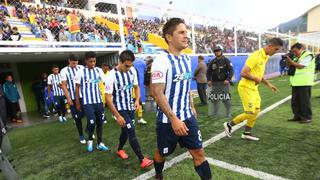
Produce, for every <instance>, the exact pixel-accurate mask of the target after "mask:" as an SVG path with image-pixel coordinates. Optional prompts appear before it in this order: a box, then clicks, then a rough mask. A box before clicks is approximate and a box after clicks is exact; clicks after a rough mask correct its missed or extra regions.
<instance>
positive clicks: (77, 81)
mask: <svg viewBox="0 0 320 180" xmlns="http://www.w3.org/2000/svg"><path fill="white" fill-rule="evenodd" d="M81 78H82V75H81V73H80V71H78V72H77V74H76V77H75V83H76V89H75V91H76V92H75V96H76V108H77V110H78V111H81V105H80V93H79V91H80V83H81Z"/></svg>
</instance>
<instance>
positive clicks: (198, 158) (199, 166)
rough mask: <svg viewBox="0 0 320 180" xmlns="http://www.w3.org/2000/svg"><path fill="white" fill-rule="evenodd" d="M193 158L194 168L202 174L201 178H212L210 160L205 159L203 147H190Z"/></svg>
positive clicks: (203, 179)
mask: <svg viewBox="0 0 320 180" xmlns="http://www.w3.org/2000/svg"><path fill="white" fill-rule="evenodd" d="M189 152H190V154H191V156H192V159H193V164H194V169H195V170H196V172H197V173H198V175H199V176H200V178H201V180H208V179H211V176H212V175H211V169H210V165H209V163H208V161H207V160H206V159H205V155H204V150H203V149H189Z"/></svg>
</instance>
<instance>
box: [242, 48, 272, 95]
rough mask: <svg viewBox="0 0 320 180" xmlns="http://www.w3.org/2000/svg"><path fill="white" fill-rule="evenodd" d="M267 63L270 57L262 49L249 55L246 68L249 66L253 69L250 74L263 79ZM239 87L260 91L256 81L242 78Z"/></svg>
mask: <svg viewBox="0 0 320 180" xmlns="http://www.w3.org/2000/svg"><path fill="white" fill-rule="evenodd" d="M267 61H268V56H267V55H266V52H265V51H264V49H263V48H261V49H259V50H257V51H255V52H253V53H252V54H250V55H249V57H248V59H247V61H246V63H245V66H248V67H249V68H250V69H251V70H250V74H251V75H252V76H255V77H258V78H261V79H262V78H263V75H264V71H265V68H266V63H267ZM239 86H243V87H247V88H250V89H254V90H256V89H258V85H256V84H255V82H254V81H252V80H248V79H245V78H241V80H240V82H239Z"/></svg>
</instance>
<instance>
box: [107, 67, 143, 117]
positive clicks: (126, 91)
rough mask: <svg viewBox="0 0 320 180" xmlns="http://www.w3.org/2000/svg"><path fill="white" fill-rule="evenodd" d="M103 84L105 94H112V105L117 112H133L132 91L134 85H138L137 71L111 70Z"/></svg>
mask: <svg viewBox="0 0 320 180" xmlns="http://www.w3.org/2000/svg"><path fill="white" fill-rule="evenodd" d="M105 84H106V85H105V93H107V94H112V96H113V104H114V105H115V107H116V109H117V110H118V111H121V110H128V111H134V102H133V98H132V89H133V86H134V85H138V77H137V71H136V69H135V68H134V67H131V68H130V70H129V71H128V72H120V71H118V70H117V69H116V68H114V69H112V70H111V71H110V73H109V75H108V77H107V78H106V82H105Z"/></svg>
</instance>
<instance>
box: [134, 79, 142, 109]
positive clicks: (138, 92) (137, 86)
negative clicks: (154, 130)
mask: <svg viewBox="0 0 320 180" xmlns="http://www.w3.org/2000/svg"><path fill="white" fill-rule="evenodd" d="M133 88H134V93H135V94H136V101H135V102H134V107H135V109H136V110H138V109H139V106H140V96H141V95H140V87H139V85H133Z"/></svg>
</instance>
